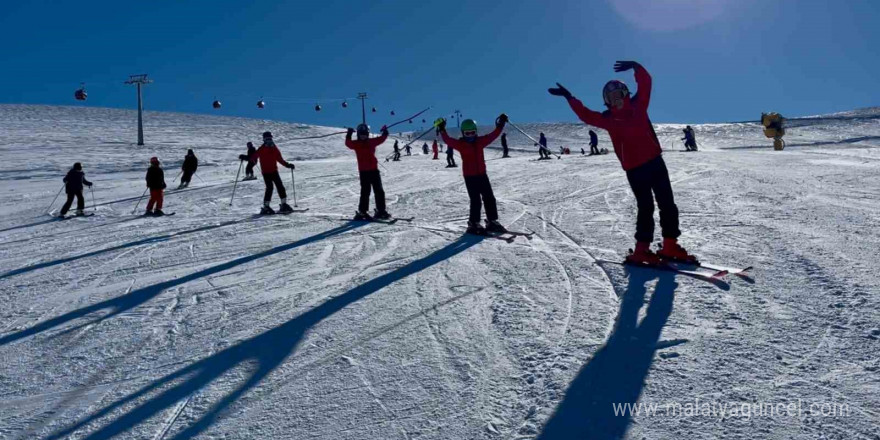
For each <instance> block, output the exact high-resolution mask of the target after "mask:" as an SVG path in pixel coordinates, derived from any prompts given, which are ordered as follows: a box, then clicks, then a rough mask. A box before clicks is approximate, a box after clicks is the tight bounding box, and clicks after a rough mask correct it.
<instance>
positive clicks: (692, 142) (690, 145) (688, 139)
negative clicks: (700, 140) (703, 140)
mask: <svg viewBox="0 0 880 440" xmlns="http://www.w3.org/2000/svg"><path fill="white" fill-rule="evenodd" d="M682 131H683V132H684V137H683V138H681V140H683V141H684V149H685V150H687V151H697V138H696V135H695V134H694V129H693V127H691V126H690V125H688V126H687V127H685V128H684V130H682Z"/></svg>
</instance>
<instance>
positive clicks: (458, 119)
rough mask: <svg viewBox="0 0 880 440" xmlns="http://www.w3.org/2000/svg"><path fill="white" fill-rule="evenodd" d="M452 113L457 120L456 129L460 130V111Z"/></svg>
mask: <svg viewBox="0 0 880 440" xmlns="http://www.w3.org/2000/svg"><path fill="white" fill-rule="evenodd" d="M453 113H455V119H456V120H457V123H458V125H457V127H458V128H461V110H456V111H454V112H453Z"/></svg>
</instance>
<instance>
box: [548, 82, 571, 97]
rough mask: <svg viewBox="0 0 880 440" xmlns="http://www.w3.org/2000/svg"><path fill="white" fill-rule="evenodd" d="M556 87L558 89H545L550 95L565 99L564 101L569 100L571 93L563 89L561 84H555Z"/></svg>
mask: <svg viewBox="0 0 880 440" xmlns="http://www.w3.org/2000/svg"><path fill="white" fill-rule="evenodd" d="M556 85H557V86H558V87H556V88H553V87H551V88H549V89H547V91H548V92H550V94H551V95H554V96H563V97H565V99H571V92H569V91H568V89H566V88H565V87H563V86H562V84H559V83H556Z"/></svg>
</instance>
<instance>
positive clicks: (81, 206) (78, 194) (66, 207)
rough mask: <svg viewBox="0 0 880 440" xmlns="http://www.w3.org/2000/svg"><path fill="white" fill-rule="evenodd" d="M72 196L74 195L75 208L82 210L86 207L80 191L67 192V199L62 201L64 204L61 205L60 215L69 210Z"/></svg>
mask: <svg viewBox="0 0 880 440" xmlns="http://www.w3.org/2000/svg"><path fill="white" fill-rule="evenodd" d="M74 197H76V209H78V210H80V211H82V210H83V209H85V208H86V200H85V199H84V198H83V193H82V191H77V192H75V193H67V201H66V202H64V206H62V207H61V215H64V214H67V211H70V205H72V204H73V198H74Z"/></svg>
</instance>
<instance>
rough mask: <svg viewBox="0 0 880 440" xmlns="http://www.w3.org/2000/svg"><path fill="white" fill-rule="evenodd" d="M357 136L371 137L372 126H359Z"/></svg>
mask: <svg viewBox="0 0 880 440" xmlns="http://www.w3.org/2000/svg"><path fill="white" fill-rule="evenodd" d="M357 135H358V137H361V136H369V135H370V126H369V125H367V124H358V126H357Z"/></svg>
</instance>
